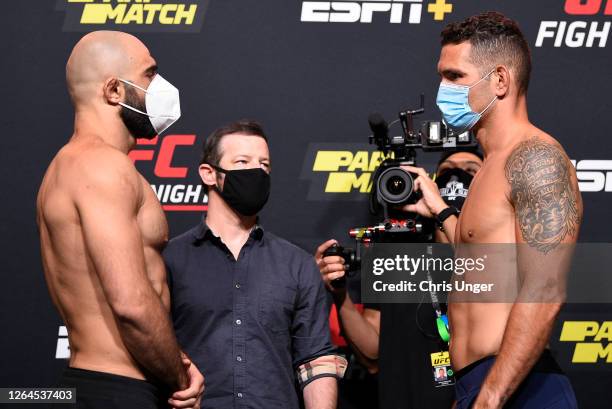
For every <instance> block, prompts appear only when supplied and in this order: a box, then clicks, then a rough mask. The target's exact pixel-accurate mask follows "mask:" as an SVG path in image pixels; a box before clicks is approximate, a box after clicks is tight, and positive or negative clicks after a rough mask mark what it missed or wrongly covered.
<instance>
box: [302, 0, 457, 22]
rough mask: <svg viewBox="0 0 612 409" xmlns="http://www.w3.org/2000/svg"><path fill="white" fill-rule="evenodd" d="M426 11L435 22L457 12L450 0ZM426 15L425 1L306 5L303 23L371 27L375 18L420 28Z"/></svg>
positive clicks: (431, 5) (433, 4)
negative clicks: (418, 25)
mask: <svg viewBox="0 0 612 409" xmlns="http://www.w3.org/2000/svg"><path fill="white" fill-rule="evenodd" d="M426 10H427V12H428V13H430V14H431V16H432V18H433V20H435V21H442V20H444V18H445V16H446V15H447V14H448V13H451V12H452V11H453V5H452V4H451V3H449V2H448V1H446V0H435V1H432V2H429V3H428V4H427V8H426ZM422 15H423V0H366V1H347V0H342V1H303V2H302V13H301V16H300V20H301V21H302V22H310V23H371V22H372V21H373V20H374V19H375V18H381V19H383V18H384V19H387V20H388V21H389V23H395V24H399V23H403V22H407V23H408V24H420V23H421V17H422ZM379 16H380V17H379ZM383 16H384V17H383Z"/></svg>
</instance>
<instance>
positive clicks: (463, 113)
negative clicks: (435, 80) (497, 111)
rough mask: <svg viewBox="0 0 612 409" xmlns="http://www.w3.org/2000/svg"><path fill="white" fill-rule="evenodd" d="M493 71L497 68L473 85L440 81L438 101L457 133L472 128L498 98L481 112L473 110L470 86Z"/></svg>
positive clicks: (443, 113)
mask: <svg viewBox="0 0 612 409" xmlns="http://www.w3.org/2000/svg"><path fill="white" fill-rule="evenodd" d="M493 71H495V69H492V70H491V71H490V72H489V73H488V74H487V75H485V76H484V77H482V78H481V79H479V80H478V81H477V82H476V83H475V84H472V85H456V84H449V83H447V82H442V83H440V89H439V90H438V98H437V99H436V103H437V104H438V108H440V111H442V115H443V116H444V120H445V121H446V123H447V124H448V126H449V127H450V128H451V129H452V130H453V131H455V132H456V133H458V134H460V133H463V132H465V131H468V130H470V129H472V127H473V126H474V125H476V123H477V122H478V121H479V120H480V118H481V117H482V115H483V114H484V113H485V112H486V111H487V109H489V108H490V107H491V105H493V103H494V102H495V100H496V99H497V96H495V98H493V100H492V101H491V102H489V105H487V107H486V108H485V109H484V110H483V111H482V112H480V113H477V112H474V111H472V108H471V107H470V102H469V96H470V88H473V87H475V86H476V85H478V84H480V82H481V81H483V80H484V79H485V78H487V77H488V76H489V75H491V74H492V73H493Z"/></svg>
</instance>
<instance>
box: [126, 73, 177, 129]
mask: <svg viewBox="0 0 612 409" xmlns="http://www.w3.org/2000/svg"><path fill="white" fill-rule="evenodd" d="M119 81H122V82H124V83H126V84H128V85H131V86H133V87H136V88H138V89H139V90H142V91H144V92H145V106H146V108H147V112H142V111H140V110H138V109H136V108H134V107H131V106H129V105H127V104H124V103H123V102H120V103H119V105H121V106H124V107H126V108H128V109H131V110H132V111H135V112H138V113H139V114H143V115H146V116H148V117H149V120H150V121H151V125H153V128H154V129H155V131H156V132H157V134H158V135H159V134H161V133H162V132H164V131H165V130H166V129H168V127H169V126H170V125H172V124H173V123H175V122H176V121H177V120H178V119H179V118H180V117H181V104H180V101H179V91H178V89H177V88H176V87H175V86H174V85H172V84H170V83H169V82H168V81H166V80H165V79H164V78H163V77H162V76H161V75H159V74H157V75H155V77H153V80H152V81H151V83H150V84H149V87H148V88H147V89H144V88H142V87H139V86H138V85H136V84H134V83H133V82H131V81H127V80H124V79H121V78H119Z"/></svg>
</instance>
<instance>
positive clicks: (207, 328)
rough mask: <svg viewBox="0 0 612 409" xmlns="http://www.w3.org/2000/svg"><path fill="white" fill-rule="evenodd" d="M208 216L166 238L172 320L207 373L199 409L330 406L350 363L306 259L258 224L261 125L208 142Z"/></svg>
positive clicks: (265, 175) (265, 164)
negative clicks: (338, 351)
mask: <svg viewBox="0 0 612 409" xmlns="http://www.w3.org/2000/svg"><path fill="white" fill-rule="evenodd" d="M200 176H201V177H202V181H203V182H204V184H205V185H207V186H208V189H209V201H208V206H209V207H208V212H207V214H206V218H205V220H203V221H202V222H200V223H199V224H198V225H197V226H196V227H194V228H192V229H191V230H189V231H188V232H186V233H184V234H182V235H180V236H179V237H176V238H175V239H173V240H171V241H170V243H169V244H168V246H167V248H166V250H165V252H164V259H165V261H166V266H167V269H168V276H169V287H170V291H171V300H172V317H173V321H174V327H175V330H176V334H177V338H178V340H179V343H180V345H181V347H182V348H183V349H184V351H185V352H186V353H187V354H188V355H189V356H190V358H191V359H192V360H193V362H195V363H196V365H197V366H198V368H200V369H201V371H202V373H203V374H204V375H205V376H206V383H207V388H206V393H205V394H204V397H203V401H202V407H203V408H218V409H228V408H254V409H259V408H261V409H274V408H279V409H280V408H282V409H292V408H296V409H297V408H298V407H299V403H298V395H297V390H301V391H303V395H304V403H305V405H306V408H307V409H315V408H317V409H319V408H320V409H323V408H325V409H327V408H330V409H331V408H335V407H336V388H337V385H336V379H335V378H336V377H341V376H342V374H343V373H344V368H345V366H346V361H345V360H344V358H342V357H340V356H337V355H335V352H334V349H333V347H332V345H331V343H330V339H329V328H328V323H327V315H328V314H327V312H328V311H327V308H326V301H325V300H326V294H325V290H324V287H323V284H322V282H321V279H320V277H319V271H318V268H317V266H316V264H315V262H314V260H313V258H312V256H311V255H309V254H308V253H306V252H305V251H303V250H302V249H300V248H298V247H296V246H295V245H293V244H291V243H289V242H288V241H286V240H283V239H281V238H279V237H277V236H275V235H274V234H272V233H270V232H268V231H264V229H263V228H261V227H260V226H258V225H257V224H256V221H257V219H256V213H257V212H258V211H259V210H260V209H261V207H263V205H264V204H265V202H266V200H267V197H268V192H269V180H270V179H269V153H268V147H267V140H266V138H265V136H264V134H263V131H262V130H261V128H260V126H259V125H258V124H256V123H253V122H247V121H242V122H237V123H234V124H231V125H228V126H226V127H223V128H220V129H218V130H216V131H215V132H214V133H213V134H212V135H211V136H210V137H209V138H207V139H206V141H205V143H204V149H203V156H202V162H201V165H200Z"/></svg>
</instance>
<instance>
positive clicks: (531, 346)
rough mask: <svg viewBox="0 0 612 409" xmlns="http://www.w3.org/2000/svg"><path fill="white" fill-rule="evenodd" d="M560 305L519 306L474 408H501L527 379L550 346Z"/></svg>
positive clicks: (514, 311) (516, 305)
mask: <svg viewBox="0 0 612 409" xmlns="http://www.w3.org/2000/svg"><path fill="white" fill-rule="evenodd" d="M560 308H561V304H560V303H551V304H536V303H517V304H515V305H514V306H513V307H512V311H511V312H510V317H509V318H508V324H507V325H506V331H505V333H504V338H503V340H502V345H501V348H500V351H499V354H498V355H497V358H496V360H495V363H494V364H493V366H492V367H491V370H490V371H489V373H488V375H487V377H486V378H485V381H484V383H483V385H482V387H481V389H480V393H479V395H478V398H477V400H476V402H475V404H474V408H501V407H502V406H503V405H504V403H505V402H506V401H507V400H508V399H509V398H510V396H511V395H512V394H513V393H514V391H515V390H516V389H517V388H518V386H519V385H520V383H521V382H522V381H523V379H525V377H526V376H527V374H528V373H529V371H530V370H531V368H532V367H533V365H534V364H535V362H536V361H537V359H538V358H539V357H540V355H541V353H542V351H543V350H544V348H545V347H546V344H547V343H548V339H549V337H550V333H551V331H552V327H553V324H554V321H555V318H556V317H557V314H558V312H559V309H560Z"/></svg>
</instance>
